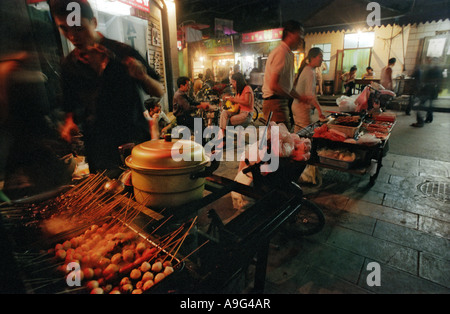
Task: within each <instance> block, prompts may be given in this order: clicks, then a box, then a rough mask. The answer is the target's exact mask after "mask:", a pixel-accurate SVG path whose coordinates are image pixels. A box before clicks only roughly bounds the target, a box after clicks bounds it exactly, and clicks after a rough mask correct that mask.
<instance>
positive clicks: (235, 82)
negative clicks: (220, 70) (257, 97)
mask: <svg viewBox="0 0 450 314" xmlns="http://www.w3.org/2000/svg"><path fill="white" fill-rule="evenodd" d="M231 85H232V86H233V88H234V90H235V91H236V96H234V97H230V96H227V97H225V99H224V100H226V101H227V100H228V101H230V102H231V103H232V104H233V106H232V107H233V108H231V109H229V110H223V111H222V113H221V115H220V121H219V127H220V129H221V133H222V134H221V138H223V137H224V136H225V129H226V127H227V125H233V126H237V125H241V126H243V127H247V126H248V125H249V124H250V123H251V121H252V115H253V105H254V97H253V90H252V88H251V87H250V85H248V84H247V82H246V81H245V78H244V75H243V74H242V73H240V72H238V73H234V74H233V75H232V76H231ZM221 146H222V145H221Z"/></svg>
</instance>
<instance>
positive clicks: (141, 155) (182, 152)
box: [126, 139, 208, 169]
mask: <svg viewBox="0 0 450 314" xmlns="http://www.w3.org/2000/svg"><path fill="white" fill-rule="evenodd" d="M207 161H208V158H207V157H206V155H205V150H204V148H203V146H202V145H200V144H198V143H196V142H194V141H190V140H180V139H173V140H170V139H163V140H151V141H147V142H144V143H141V144H139V145H137V146H135V147H134V148H133V150H132V151H131V155H130V156H128V158H127V159H126V164H127V166H128V167H130V168H132V169H133V168H140V169H174V168H177V169H178V168H187V167H194V166H198V165H200V164H205V163H206V162H207Z"/></svg>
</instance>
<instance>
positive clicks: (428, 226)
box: [419, 216, 450, 239]
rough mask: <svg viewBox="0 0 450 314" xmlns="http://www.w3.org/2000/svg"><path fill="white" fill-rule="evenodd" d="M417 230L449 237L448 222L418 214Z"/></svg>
mask: <svg viewBox="0 0 450 314" xmlns="http://www.w3.org/2000/svg"><path fill="white" fill-rule="evenodd" d="M419 230H422V231H424V232H428V233H430V234H435V235H437V236H440V237H444V238H447V239H450V223H448V222H446V221H440V220H437V219H433V218H429V217H424V216H420V217H419Z"/></svg>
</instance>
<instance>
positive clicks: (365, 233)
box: [215, 108, 450, 294]
mask: <svg viewBox="0 0 450 314" xmlns="http://www.w3.org/2000/svg"><path fill="white" fill-rule="evenodd" d="M335 109H336V108H334V110H335ZM397 114H398V120H399V124H398V125H397V126H396V127H398V129H397V130H396V134H397V135H396V134H394V133H393V134H392V135H396V136H397V139H396V140H397V141H398V140H399V137H401V136H403V135H402V134H407V133H409V132H419V131H417V130H416V129H414V130H412V128H411V127H409V123H410V122H413V121H411V120H414V118H413V117H410V116H405V115H404V114H403V113H401V112H398V113H397ZM440 115H441V116H438V114H437V115H436V120H439V119H440V121H442V123H444V122H443V121H448V119H449V115H448V114H447V113H440ZM426 127H429V128H430V129H431V128H436V129H437V130H441V129H442V126H440V125H439V123H436V124H434V125H431V126H430V125H427V126H426ZM421 130H425V128H424V129H421ZM441 131H442V130H441ZM426 132H431V131H430V130H426V131H423V133H426ZM436 134H439V133H436ZM436 134H434V135H433V133H432V132H431V133H430V136H436ZM447 134H448V132H447ZM393 142H395V141H393ZM420 145H421V144H420V142H410V146H412V149H414V146H416V147H419V146H420ZM444 146H445V147H444V148H443V150H444V151H446V152H447V155H450V154H448V152H449V150H450V148H449V145H448V140H447V144H444ZM390 147H391V150H390V152H389V153H388V154H387V156H386V157H384V158H383V167H382V168H381V171H380V174H379V176H378V179H377V181H376V183H375V185H374V186H372V187H369V186H368V182H369V178H368V175H366V176H358V175H352V174H349V173H346V172H341V171H334V170H330V169H325V168H322V169H321V174H322V178H323V181H322V184H321V185H320V186H311V185H309V186H308V185H303V190H304V193H305V195H306V196H307V198H308V199H310V200H312V201H314V202H315V203H316V204H318V205H319V206H321V207H322V209H323V212H324V214H325V216H326V225H325V227H324V229H323V230H322V231H321V232H319V233H317V234H315V235H313V236H309V237H303V238H291V237H289V236H287V235H286V234H285V233H283V232H282V231H280V232H279V233H278V234H277V235H276V236H275V237H274V238H273V240H272V244H273V245H272V246H271V249H270V254H269V262H268V269H267V278H266V291H265V292H266V293H275V294H297V293H300V294H323V293H325V294H328V293H343V294H353V293H356V294H366V293H379V294H413V293H424V294H436V293H439V294H441V293H445V294H447V293H450V161H440V160H435V158H430V157H428V158H426V157H427V155H424V156H421V157H417V156H408V155H413V154H409V152H408V151H407V150H405V151H398V150H396V149H392V145H391V146H390ZM392 151H394V153H393V152H392ZM428 154H429V152H428ZM419 155H420V154H419ZM236 171H237V162H222V163H221V166H220V167H219V169H218V170H217V171H216V172H215V174H217V175H222V176H225V177H229V178H234V175H235V174H236ZM371 262H376V263H378V265H379V266H380V268H379V269H380V273H379V274H380V279H381V282H380V285H379V286H374V285H372V286H369V285H368V283H367V278H368V276H369V275H371V274H372V271H373V270H374V269H373V268H371V267H370V268H367V265H368V264H369V263H371ZM369 278H373V277H371V276H369Z"/></svg>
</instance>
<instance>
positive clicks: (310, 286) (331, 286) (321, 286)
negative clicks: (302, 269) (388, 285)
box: [294, 267, 369, 294]
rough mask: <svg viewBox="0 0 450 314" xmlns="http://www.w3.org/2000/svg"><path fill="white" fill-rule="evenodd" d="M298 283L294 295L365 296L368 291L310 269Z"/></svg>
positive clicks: (318, 270)
mask: <svg viewBox="0 0 450 314" xmlns="http://www.w3.org/2000/svg"><path fill="white" fill-rule="evenodd" d="M294 280H296V281H297V282H298V285H297V287H298V288H297V289H296V293H300V294H367V293H369V291H368V290H366V289H363V288H361V287H358V286H357V285H355V284H353V283H350V282H348V281H345V280H343V279H341V278H339V277H338V276H334V275H332V274H330V273H327V272H324V271H321V270H320V269H316V268H313V267H311V268H310V269H309V270H308V272H307V273H306V274H305V275H304V276H302V278H301V279H300V278H294Z"/></svg>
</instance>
